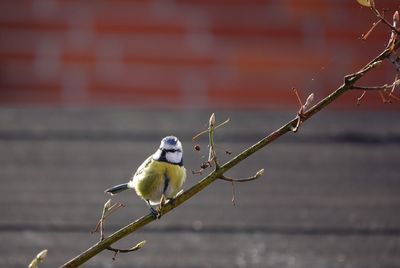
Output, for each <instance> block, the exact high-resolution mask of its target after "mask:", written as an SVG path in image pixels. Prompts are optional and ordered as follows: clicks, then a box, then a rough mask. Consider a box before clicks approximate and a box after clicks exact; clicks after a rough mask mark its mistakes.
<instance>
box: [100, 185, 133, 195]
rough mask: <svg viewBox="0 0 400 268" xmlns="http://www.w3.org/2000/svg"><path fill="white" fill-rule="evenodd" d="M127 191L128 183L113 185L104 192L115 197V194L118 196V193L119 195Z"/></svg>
mask: <svg viewBox="0 0 400 268" xmlns="http://www.w3.org/2000/svg"><path fill="white" fill-rule="evenodd" d="M127 189H129V187H128V183H123V184H118V185H115V186H113V187H111V188H108V189H107V190H105V191H104V192H105V193H108V194H111V195H115V194H118V193H120V192H122V191H125V190H127Z"/></svg>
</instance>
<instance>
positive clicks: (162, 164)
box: [105, 136, 186, 218]
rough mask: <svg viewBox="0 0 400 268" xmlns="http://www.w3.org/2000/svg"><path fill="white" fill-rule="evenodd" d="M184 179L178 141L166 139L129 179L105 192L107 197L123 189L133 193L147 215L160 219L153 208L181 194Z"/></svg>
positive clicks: (171, 138) (180, 149)
mask: <svg viewBox="0 0 400 268" xmlns="http://www.w3.org/2000/svg"><path fill="white" fill-rule="evenodd" d="M185 179H186V169H185V167H184V166H183V150H182V144H181V142H180V141H179V140H178V138H176V137H174V136H167V137H165V138H163V139H162V140H161V144H160V148H158V149H157V151H156V152H155V153H154V154H153V155H151V156H149V157H148V158H147V159H146V160H145V161H144V162H143V163H142V164H141V165H140V166H139V168H138V169H137V171H136V172H135V174H134V175H133V177H132V179H131V180H130V181H129V182H127V183H123V184H119V185H116V186H114V187H111V188H109V189H107V190H105V192H106V193H109V194H111V195H114V194H117V193H119V192H122V191H124V190H127V189H135V191H136V194H137V195H138V196H139V197H140V198H142V199H143V200H145V201H146V203H147V204H148V206H149V208H150V211H151V213H152V214H153V215H154V216H156V217H157V218H159V217H160V216H161V215H160V214H159V212H158V211H157V210H155V209H154V208H153V205H158V204H160V207H161V206H163V205H164V202H165V199H172V198H174V197H175V196H176V195H177V194H178V193H180V192H181V190H182V187H183V183H184V182H185Z"/></svg>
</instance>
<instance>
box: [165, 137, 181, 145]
mask: <svg viewBox="0 0 400 268" xmlns="http://www.w3.org/2000/svg"><path fill="white" fill-rule="evenodd" d="M163 141H164V143H165V144H168V145H172V146H175V145H176V144H177V143H178V138H177V137H174V136H168V137H165V138H164V139H163Z"/></svg>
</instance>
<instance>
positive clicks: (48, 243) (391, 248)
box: [0, 108, 400, 268]
mask: <svg viewBox="0 0 400 268" xmlns="http://www.w3.org/2000/svg"><path fill="white" fill-rule="evenodd" d="M209 114H210V111H189V110H188V111H175V112H174V111H146V110H134V109H122V108H119V109H116V108H114V109H112V108H107V109H106V108H104V109H98V108H97V109H62V108H21V109H13V108H1V109H0V166H1V169H0V193H1V194H0V215H1V216H0V240H1V241H2V242H1V244H0V267H10V268H13V267H26V266H27V264H28V263H29V261H30V260H31V259H32V257H33V256H35V254H36V253H37V252H39V251H40V250H42V249H43V248H48V249H49V256H48V258H47V259H46V261H45V263H44V264H43V265H42V266H41V267H57V266H59V265H61V264H62V263H64V262H65V261H67V260H68V259H70V258H72V257H74V256H75V255H76V254H78V253H80V252H81V251H83V250H85V249H87V248H88V247H89V246H91V245H92V244H93V243H95V242H96V241H97V239H98V237H97V236H96V235H91V234H90V230H91V229H92V228H93V227H94V226H95V224H96V222H97V220H98V218H99V216H100V213H101V209H102V206H103V204H104V202H105V201H106V200H107V199H108V198H109V196H106V195H105V194H104V193H103V191H104V189H106V188H108V187H109V186H112V185H114V184H117V183H120V182H123V181H124V180H126V179H128V178H129V177H130V175H131V173H132V172H133V171H134V170H135V169H136V168H137V166H138V165H140V163H141V162H142V161H143V160H144V159H145V158H146V157H147V156H148V155H150V154H151V153H153V152H154V151H155V150H156V148H157V147H158V145H159V140H160V139H161V138H162V137H163V136H166V135H169V134H175V135H177V136H178V137H180V138H181V140H182V141H183V146H184V150H185V155H184V157H185V166H186V168H187V169H188V171H189V172H190V171H191V170H196V169H198V168H199V166H200V164H201V162H202V161H203V158H202V157H203V156H204V155H206V139H205V137H204V138H202V139H200V141H199V143H200V145H201V148H202V150H201V151H200V152H196V151H195V150H194V149H193V143H192V142H191V137H192V136H193V135H194V134H196V133H197V132H198V131H200V130H201V129H202V128H204V126H205V125H206V122H207V120H208V117H209ZM227 117H230V118H231V122H230V124H229V125H227V126H226V127H224V128H223V129H220V130H219V131H218V133H217V134H216V140H217V143H218V144H219V146H221V147H223V148H226V149H228V150H230V151H232V152H233V155H235V154H237V153H239V152H240V151H241V150H242V149H244V148H246V147H247V146H249V145H251V144H252V143H254V142H256V141H257V140H258V139H260V138H262V137H263V136H264V135H266V134H268V133H269V132H270V131H272V130H274V129H275V128H277V127H279V126H280V125H282V124H283V123H285V122H286V121H288V120H289V119H291V117H292V114H291V113H288V112H284V111H280V112H273V111H269V112H261V111H246V112H245V111H226V110H224V111H219V112H217V119H219V120H220V121H222V120H224V119H225V118H227ZM399 123H400V118H399V113H398V112H396V111H392V112H366V111H361V110H360V111H351V112H337V111H336V112H329V111H327V112H325V111H323V112H321V113H320V114H318V115H316V116H315V118H312V119H311V120H310V121H308V122H306V123H305V124H304V125H303V126H302V128H301V130H300V131H299V132H298V133H297V134H293V133H290V134H289V135H287V136H285V137H283V138H281V139H279V140H277V141H276V142H274V143H273V144H271V145H270V146H268V147H267V148H265V149H264V150H262V151H260V152H259V153H257V154H255V155H254V156H252V157H251V158H250V159H248V160H245V161H244V162H243V163H242V164H240V165H239V166H238V167H236V168H234V169H233V170H232V171H230V172H229V175H231V176H237V177H240V176H248V175H251V174H252V173H254V172H256V171H257V170H259V169H261V168H265V175H264V176H263V177H262V178H261V179H259V180H256V181H253V182H248V183H245V184H237V185H236V187H235V191H236V195H235V196H236V206H232V203H231V198H232V189H231V185H230V184H229V183H226V182H223V181H217V182H215V183H214V184H213V185H211V186H210V187H209V188H207V189H206V190H204V191H203V192H201V193H200V194H199V195H197V196H195V197H194V198H193V199H191V200H189V201H188V202H187V203H185V204H183V205H182V206H181V207H179V208H178V209H176V210H175V211H173V212H172V213H170V214H168V215H165V216H164V217H163V218H162V219H161V220H160V221H156V222H154V223H153V224H151V225H149V226H147V227H145V228H144V229H142V230H140V231H139V232H138V233H135V234H134V235H131V236H129V237H127V238H125V239H124V240H123V241H120V242H119V243H118V245H119V246H121V247H123V246H126V247H128V246H131V245H132V244H135V243H137V242H138V241H140V240H143V239H145V240H147V244H146V246H145V247H144V248H143V249H142V250H140V251H138V252H136V253H131V254H122V255H119V256H118V258H117V260H116V261H112V259H111V258H112V253H111V252H103V253H101V254H100V255H98V256H96V257H95V258H93V259H92V260H90V261H89V262H88V263H87V264H85V265H84V266H83V267H304V268H305V267H371V268H372V267H388V268H389V267H400V213H399V211H400V164H399V159H400V124H399ZM219 154H220V156H221V160H222V161H224V160H227V159H228V158H229V156H228V155H224V152H223V150H221V151H220V152H219ZM199 179H201V176H199V175H191V174H189V177H188V180H187V183H186V186H185V187H186V188H188V187H189V186H191V185H193V184H194V183H196V181H198V180H199ZM113 200H114V201H119V202H123V203H124V204H125V205H126V207H125V208H123V209H121V210H119V211H117V212H116V213H115V214H114V215H113V216H112V218H111V219H110V220H109V221H108V222H107V225H106V231H107V233H109V232H111V231H115V230H117V228H120V227H122V226H124V225H126V224H128V223H129V222H131V221H133V220H134V219H136V218H138V217H140V216H142V215H143V214H145V213H147V212H148V211H147V208H146V205H145V203H144V202H143V201H141V200H140V199H139V198H138V197H136V195H135V194H134V193H133V192H124V193H122V194H120V195H118V196H115V197H113Z"/></svg>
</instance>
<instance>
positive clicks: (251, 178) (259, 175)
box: [220, 169, 264, 182]
mask: <svg viewBox="0 0 400 268" xmlns="http://www.w3.org/2000/svg"><path fill="white" fill-rule="evenodd" d="M263 174H264V169H260V170H259V171H257V173H256V174H255V175H254V176H251V177H248V178H242V179H232V178H229V177H227V176H225V175H222V176H221V177H220V179H221V180H224V181H230V182H247V181H254V180H256V179H258V178H260V177H261V176H262V175H263Z"/></svg>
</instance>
